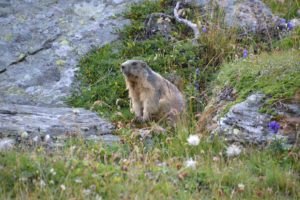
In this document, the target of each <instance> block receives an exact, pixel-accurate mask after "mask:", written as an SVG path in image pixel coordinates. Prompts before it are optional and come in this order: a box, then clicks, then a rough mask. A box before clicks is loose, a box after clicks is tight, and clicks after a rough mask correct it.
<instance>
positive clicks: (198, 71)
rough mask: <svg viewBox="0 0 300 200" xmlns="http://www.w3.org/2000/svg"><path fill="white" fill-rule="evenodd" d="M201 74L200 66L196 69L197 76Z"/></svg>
mask: <svg viewBox="0 0 300 200" xmlns="http://www.w3.org/2000/svg"><path fill="white" fill-rule="evenodd" d="M199 75H200V68H199V67H198V68H197V69H196V76H197V77H198V76H199Z"/></svg>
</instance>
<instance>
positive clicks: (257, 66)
mask: <svg viewBox="0 0 300 200" xmlns="http://www.w3.org/2000/svg"><path fill="white" fill-rule="evenodd" d="M299 55H300V51H299V50H289V51H275V52H272V53H263V54H261V55H259V56H256V57H253V58H248V59H245V60H240V61H238V62H235V63H231V64H226V65H224V66H223V67H222V68H221V70H220V72H219V75H218V76H217V78H216V80H215V82H214V84H215V86H216V87H219V88H222V87H224V86H231V87H234V88H235V89H236V90H237V93H238V98H237V100H236V102H240V101H242V100H244V99H245V98H246V97H247V96H248V95H249V94H251V93H253V92H257V91H260V92H263V93H264V94H266V95H267V97H268V101H267V102H266V105H265V106H266V107H269V108H271V107H272V106H273V105H274V104H276V103H277V102H280V101H286V100H289V99H291V98H292V97H293V96H294V94H295V93H296V91H297V90H298V89H299V88H300V56H299ZM236 102H235V103H236ZM233 104H234V103H233ZM231 105H232V104H231ZM266 107H265V108H262V111H264V112H272V111H271V110H269V109H267V108H266Z"/></svg>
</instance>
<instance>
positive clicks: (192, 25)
mask: <svg viewBox="0 0 300 200" xmlns="http://www.w3.org/2000/svg"><path fill="white" fill-rule="evenodd" d="M179 8H180V2H179V1H178V2H177V3H176V6H175V8H174V17H175V19H176V20H177V21H178V22H180V23H183V24H185V25H187V26H188V27H190V28H191V29H192V30H193V31H194V41H197V39H198V38H199V37H200V31H199V27H198V25H197V24H195V23H193V22H191V21H189V20H187V19H183V18H181V17H180V16H179V13H178V11H179Z"/></svg>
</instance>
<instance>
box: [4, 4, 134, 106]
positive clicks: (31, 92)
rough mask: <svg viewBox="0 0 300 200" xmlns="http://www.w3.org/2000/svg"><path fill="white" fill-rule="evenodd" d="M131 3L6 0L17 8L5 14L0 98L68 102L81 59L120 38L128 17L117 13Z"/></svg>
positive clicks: (21, 101) (38, 102) (8, 6)
mask: <svg viewBox="0 0 300 200" xmlns="http://www.w3.org/2000/svg"><path fill="white" fill-rule="evenodd" d="M130 2H132V1H130V0H127V1H117V2H115V1H101V2H99V1H96V0H93V1H80V0H69V1H56V0H47V1H35V0H32V1H25V2H24V1H21V0H15V1H4V2H3V3H2V2H1V5H0V7H1V8H5V9H9V10H10V11H12V12H11V13H10V14H7V16H6V17H0V26H1V32H0V54H1V58H0V88H1V89H0V102H2V103H17V104H30V105H46V106H47V105H51V106H53V105H64V99H65V97H66V96H68V95H69V94H70V92H71V86H72V83H73V80H74V76H75V68H76V66H77V64H78V60H79V59H80V58H81V57H82V56H83V55H84V54H86V53H87V52H88V51H89V50H91V49H92V48H94V47H97V46H101V45H103V44H106V43H109V42H111V41H113V40H115V39H117V37H118V36H117V34H116V33H115V29H117V28H121V27H123V26H124V25H125V24H127V23H128V20H124V19H123V18H122V17H116V16H118V15H119V14H120V13H121V12H122V11H123V10H124V9H125V8H126V6H125V5H126V4H128V3H130ZM99 24H102V25H103V26H99ZM4 70H6V71H4ZM1 72H2V73H1Z"/></svg>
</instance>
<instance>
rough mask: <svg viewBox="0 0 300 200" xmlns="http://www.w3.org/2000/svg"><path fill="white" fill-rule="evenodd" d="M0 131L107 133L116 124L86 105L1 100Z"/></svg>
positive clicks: (3, 132) (49, 133)
mask: <svg viewBox="0 0 300 200" xmlns="http://www.w3.org/2000/svg"><path fill="white" fill-rule="evenodd" d="M0 125H1V126H0V133H2V135H3V136H13V135H14V136H18V135H21V134H22V132H24V131H26V132H27V133H28V134H29V135H31V136H36V135H37V136H45V135H51V136H59V135H60V134H61V133H67V134H69V135H76V134H78V135H82V136H84V137H87V136H91V135H103V134H109V133H111V131H112V129H113V126H112V125H111V124H110V123H108V122H107V121H105V120H103V119H100V118H99V117H98V116H97V115H96V114H95V113H93V112H90V111H87V110H84V109H72V108H62V107H59V108H48V107H38V106H30V105H17V104H0Z"/></svg>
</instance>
